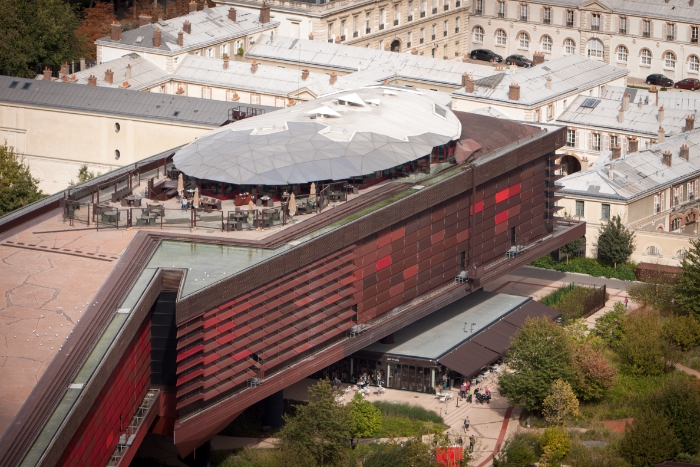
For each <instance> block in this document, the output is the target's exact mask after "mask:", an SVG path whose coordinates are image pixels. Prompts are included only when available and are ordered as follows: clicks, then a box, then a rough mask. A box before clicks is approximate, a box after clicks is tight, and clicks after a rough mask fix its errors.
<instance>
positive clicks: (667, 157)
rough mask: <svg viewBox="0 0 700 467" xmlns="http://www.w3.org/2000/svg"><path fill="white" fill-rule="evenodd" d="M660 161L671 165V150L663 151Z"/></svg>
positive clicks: (668, 165)
mask: <svg viewBox="0 0 700 467" xmlns="http://www.w3.org/2000/svg"><path fill="white" fill-rule="evenodd" d="M662 162H663V164H664V165H665V166H667V167H671V165H672V164H673V161H672V156H671V151H669V150H668V149H667V150H666V151H664V154H663V159H662Z"/></svg>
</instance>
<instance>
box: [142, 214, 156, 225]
mask: <svg viewBox="0 0 700 467" xmlns="http://www.w3.org/2000/svg"><path fill="white" fill-rule="evenodd" d="M141 220H142V221H143V223H144V224H147V225H151V221H154V220H156V214H155V213H153V212H151V213H148V214H146V213H143V214H141Z"/></svg>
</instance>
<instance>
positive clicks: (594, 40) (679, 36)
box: [469, 0, 700, 81]
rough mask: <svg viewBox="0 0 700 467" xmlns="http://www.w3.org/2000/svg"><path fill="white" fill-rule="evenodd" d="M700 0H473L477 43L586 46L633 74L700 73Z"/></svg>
mask: <svg viewBox="0 0 700 467" xmlns="http://www.w3.org/2000/svg"><path fill="white" fill-rule="evenodd" d="M699 31H700V8H698V7H697V6H694V5H693V2H692V1H688V0H667V1H661V0H659V1H655V2H650V1H645V0H583V1H582V0H528V1H512V0H503V1H501V0H472V2H471V8H470V10H469V32H470V39H469V43H470V47H471V48H472V49H473V48H482V47H483V48H488V49H491V50H493V51H494V52H496V53H498V54H500V55H502V56H503V57H504V58H505V57H506V56H508V55H510V54H514V53H517V54H524V55H532V54H533V53H534V52H542V53H544V54H545V56H546V57H547V58H548V59H549V58H556V57H561V56H565V55H572V54H579V55H584V56H587V57H590V58H594V59H596V60H601V61H604V62H605V63H609V64H614V65H617V66H620V67H624V68H626V69H627V70H629V72H630V76H631V77H635V78H645V77H646V76H647V75H649V74H652V73H662V74H665V75H666V76H668V77H669V78H671V79H673V80H676V81H678V80H680V79H683V78H688V77H690V78H698V77H699V76H698V73H699V72H700V47H699V46H698V37H699Z"/></svg>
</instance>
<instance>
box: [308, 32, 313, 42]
mask: <svg viewBox="0 0 700 467" xmlns="http://www.w3.org/2000/svg"><path fill="white" fill-rule="evenodd" d="M309 40H310V41H312V40H314V33H313V32H310V33H309Z"/></svg>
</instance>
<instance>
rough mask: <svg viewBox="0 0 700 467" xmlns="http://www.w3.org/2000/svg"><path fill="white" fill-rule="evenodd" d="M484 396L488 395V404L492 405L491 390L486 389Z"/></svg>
mask: <svg viewBox="0 0 700 467" xmlns="http://www.w3.org/2000/svg"><path fill="white" fill-rule="evenodd" d="M484 394H486V403H487V404H490V403H491V391H489V388H484Z"/></svg>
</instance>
